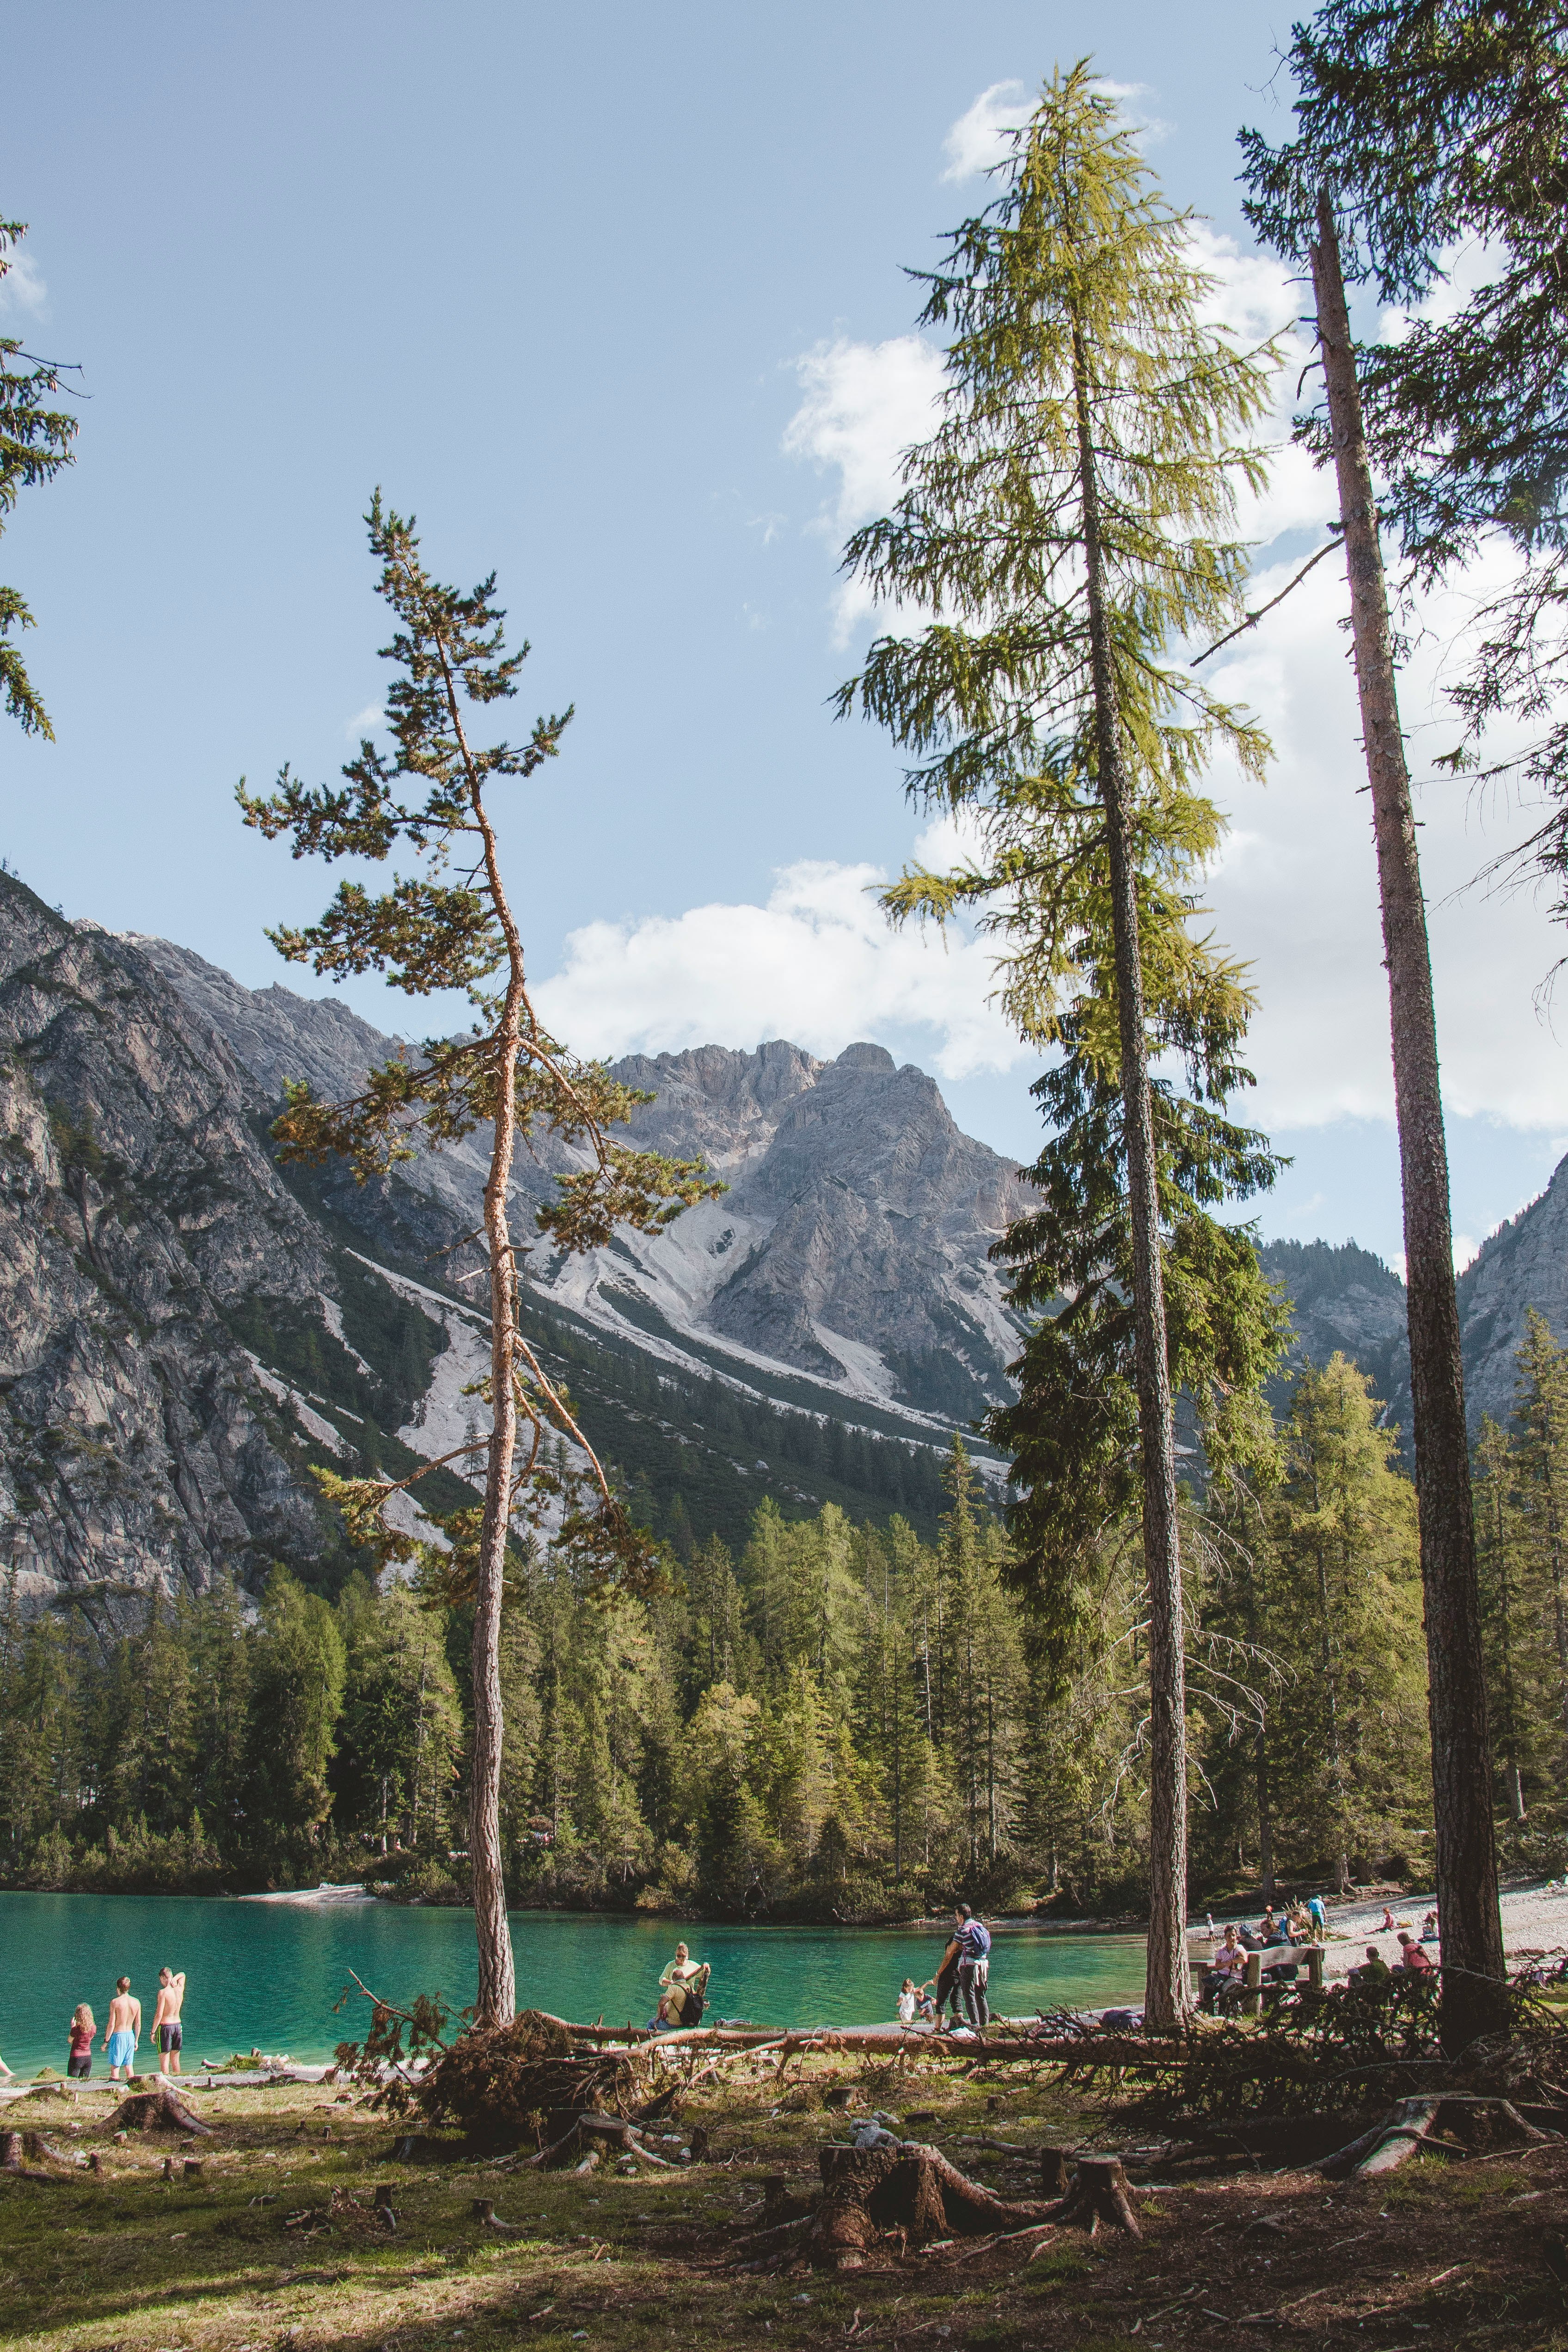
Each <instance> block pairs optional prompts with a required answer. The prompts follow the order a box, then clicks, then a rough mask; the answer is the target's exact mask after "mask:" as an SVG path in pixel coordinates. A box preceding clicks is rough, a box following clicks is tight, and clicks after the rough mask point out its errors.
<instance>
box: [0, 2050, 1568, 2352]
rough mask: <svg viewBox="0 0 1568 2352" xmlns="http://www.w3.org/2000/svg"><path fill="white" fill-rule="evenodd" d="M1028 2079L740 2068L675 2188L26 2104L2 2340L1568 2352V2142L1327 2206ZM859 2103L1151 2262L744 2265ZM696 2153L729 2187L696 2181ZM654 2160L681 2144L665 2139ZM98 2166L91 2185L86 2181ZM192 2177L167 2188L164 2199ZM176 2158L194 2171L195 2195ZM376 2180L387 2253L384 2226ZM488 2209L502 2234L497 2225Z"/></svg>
mask: <svg viewBox="0 0 1568 2352" xmlns="http://www.w3.org/2000/svg"><path fill="white" fill-rule="evenodd" d="M1019 2071H1020V2070H1019V2069H1018V2068H1017V2067H1016V2066H1013V2067H1009V2068H1006V2069H1004V2068H1003V2067H1001V2066H999V2065H998V2066H993V2067H991V2068H989V2069H988V2068H986V2067H984V2065H982V2066H981V2067H980V2068H979V2069H978V2070H976V2069H975V2068H974V2067H973V2064H972V2063H969V2064H966V2063H963V2062H959V2061H955V2060H938V2059H928V2060H923V2061H916V2062H913V2063H909V2064H907V2065H904V2066H900V2065H898V2064H897V2063H886V2064H875V2063H873V2064H865V2063H862V2064H860V2065H859V2066H857V2065H856V2063H855V2061H854V2060H853V2059H852V2058H850V2057H849V2056H848V2054H847V2053H838V2054H836V2055H830V2056H828V2057H826V2058H818V2059H814V2060H804V2061H802V2060H797V2061H796V2062H795V2063H794V2064H793V2065H792V2067H791V2069H790V2071H789V2073H788V2074H787V2075H786V2076H785V2077H784V2079H783V2080H782V2081H780V2080H778V2079H777V2078H776V2077H775V2074H774V2071H773V2064H772V2062H771V2061H769V2062H765V2063H761V2064H752V2063H749V2062H748V2063H735V2064H731V2065H730V2066H728V2067H727V2068H726V2069H725V2070H724V2073H723V2074H722V2075H721V2077H720V2078H719V2079H717V2080H712V2079H710V2081H708V2082H707V2083H704V2084H699V2085H697V2086H696V2087H694V2088H693V2089H692V2090H690V2091H689V2092H688V2093H685V2094H683V2095H682V2097H681V2099H680V2101H679V2104H678V2105H677V2108H676V2112H675V2116H674V2118H673V2120H671V2121H670V2122H668V2123H666V2124H661V2125H658V2126H650V2127H649V2129H650V2135H652V2138H651V2144H652V2145H653V2146H654V2147H657V2148H658V2149H659V2150H660V2152H661V2153H663V2154H665V2155H666V2156H667V2157H668V2158H671V2159H672V2168H671V2169H669V2170H668V2171H662V2170H648V2169H643V2168H639V2169H638V2171H637V2174H636V2175H635V2176H629V2177H622V2176H621V2175H620V2174H618V2173H617V2172H616V2171H615V2170H600V2171H598V2172H596V2173H595V2174H592V2175H589V2176H586V2177H579V2176H577V2175H575V2174H573V2173H540V2172H527V2171H524V2172H519V2171H515V2170H510V2171H509V2170H508V2169H507V2168H505V2166H504V2164H498V2163H494V2162H481V2161H479V2160H477V2159H475V2158H472V2157H468V2156H465V2155H463V2154H462V2153H460V2152H458V2151H454V2150H446V2149H439V2148H436V2147H432V2145H431V2144H430V2143H425V2144H423V2145H422V2147H420V2148H419V2149H418V2151H417V2152H416V2159H415V2160H414V2161H412V2162H400V2161H397V2160H396V2159H395V2158H394V2156H393V2155H392V2153H391V2151H392V2149H393V2148H394V2147H395V2140H396V2137H397V2132H398V2130H399V2129H401V2128H405V2126H392V2125H389V2123H388V2121H387V2120H386V2118H385V2117H384V2116H379V2115H376V2114H374V2113H373V2112H371V2111H370V2110H369V2108H368V2107H367V2106H365V2105H361V2104H353V2103H352V2102H353V2101H355V2100H357V2098H358V2095H357V2094H348V2095H339V2094H337V2093H335V2092H334V2090H333V2089H332V2088H331V2087H329V2086H322V2087H320V2088H310V2089H302V2088H289V2089H284V2088H273V2089H269V2090H258V2091H226V2092H209V2093H204V2094H201V2095H198V2102H197V2108H198V2112H199V2113H200V2114H201V2116H203V2117H204V2118H205V2119H208V2120H211V2121H212V2122H213V2123H214V2125H215V2126H216V2129H215V2131H214V2134H213V2136H212V2137H210V2138H203V2139H201V2140H199V2141H196V2142H195V2143H190V2142H186V2141H184V2140H182V2139H180V2138H178V2137H170V2136H167V2135H164V2134H161V2133H156V2132H149V2133H144V2134H143V2133H131V2134H129V2135H127V2137H124V2138H123V2139H116V2138H115V2137H114V2125H113V2110H114V2106H115V2099H114V2097H113V2095H111V2094H110V2092H109V2090H108V2088H107V2086H104V2087H102V2088H100V2089H97V2090H95V2091H91V2092H89V2093H87V2094H86V2095H83V2096H82V2097H81V2098H80V2099H79V2101H77V2100H74V2099H72V2098H71V2097H70V2096H69V2095H65V2094H62V2093H58V2092H54V2091H50V2092H47V2093H44V2094H41V2095H34V2096H31V2097H29V2098H27V2099H26V2100H24V2101H21V2102H18V2103H17V2104H16V2105H12V2106H11V2107H9V2108H8V2110H7V2111H6V2113H5V2116H4V2118H3V2119H0V2120H3V2125H4V2127H5V2129H8V2130H13V2131H35V2132H38V2133H39V2134H41V2135H42V2137H43V2139H44V2140H45V2141H46V2142H47V2144H48V2146H49V2147H52V2148H55V2149H58V2151H59V2152H60V2156H61V2158H64V2159H65V2160H64V2161H62V2162H54V2161H52V2160H50V2159H49V2158H47V2156H45V2157H43V2158H41V2160H40V2159H37V2158H35V2159H34V2168H35V2169H41V2170H44V2171H47V2173H48V2174H50V2175H51V2179H50V2180H49V2181H48V2182H47V2183H45V2182H40V2181H38V2180H36V2179H28V2178H26V2177H24V2178H16V2177H5V2176H4V2175H0V2331H3V2336H4V2340H5V2343H6V2344H7V2345H10V2346H15V2347H18V2352H65V2347H73V2352H74V2347H81V2352H332V2347H342V2352H416V2347H436V2346H438V2345H439V2346H449V2345H461V2346H462V2347H463V2352H501V2347H511V2346H514V2345H527V2344H533V2343H543V2342H546V2341H549V2342H552V2343H563V2344H573V2345H579V2344H580V2345H582V2346H584V2347H589V2352H592V2347H609V2346H635V2345H637V2344H648V2343H657V2342H661V2341H665V2340H669V2339H676V2338H679V2340H680V2341H681V2343H682V2344H683V2345H684V2346H693V2347H710V2346H711V2347H722V2348H723V2352H738V2348H741V2347H751V2346H753V2345H754V2346H756V2347H764V2346H772V2345H779V2346H783V2345H790V2344H823V2343H845V2344H853V2345H855V2346H857V2347H863V2346H871V2345H876V2346H886V2347H899V2346H902V2345H906V2344H907V2345H909V2346H910V2347H929V2352H961V2347H967V2346H972V2345H973V2346H979V2345H985V2346H988V2347H989V2346H996V2347H1011V2346H1017V2347H1032V2346H1037V2345H1038V2346H1052V2347H1055V2346H1058V2345H1059V2346H1064V2347H1074V2352H1145V2347H1153V2352H1160V2347H1173V2346H1177V2345H1187V2344H1192V2343H1196V2342H1199V2341H1201V2340H1203V2339H1205V2338H1206V2339H1208V2341H1209V2342H1211V2343H1221V2344H1225V2345H1226V2346H1229V2345H1236V2344H1258V2345H1265V2346H1267V2345H1277V2346H1289V2347H1298V2346H1309V2345H1310V2346H1322V2347H1340V2346H1345V2347H1348V2346H1350V2345H1352V2344H1353V2345H1357V2346H1363V2347H1376V2352H1399V2347H1408V2352H1415V2347H1422V2352H1426V2347H1447V2346H1452V2345H1476V2346H1491V2345H1497V2346H1508V2347H1542V2352H1544V2347H1563V2352H1568V2287H1565V2284H1564V2282H1565V2281H1568V2143H1559V2142H1552V2143H1547V2144H1544V2145H1541V2146H1538V2147H1532V2148H1531V2149H1527V2150H1526V2151H1525V2152H1523V2153H1512V2152H1510V2153H1509V2154H1507V2155H1506V2156H1498V2157H1491V2158H1486V2157H1481V2158H1468V2159H1467V2158H1457V2157H1446V2156H1443V2155H1439V2154H1422V2155H1419V2156H1417V2157H1415V2158H1414V2159H1413V2160H1412V2161H1411V2162H1409V2163H1408V2164H1406V2165H1405V2167H1403V2168H1401V2169H1400V2170H1399V2171H1398V2172H1396V2173H1394V2174H1391V2175H1387V2176H1384V2178H1382V2179H1377V2180H1368V2181H1361V2182H1354V2183H1352V2184H1350V2185H1348V2186H1344V2187H1330V2186H1327V2185H1326V2184H1325V2183H1324V2182H1323V2180H1322V2179H1321V2178H1319V2177H1315V2176H1313V2175H1312V2174H1310V2173H1309V2172H1306V2171H1304V2170H1301V2169H1291V2168H1289V2165H1290V2162H1291V2161H1292V2160H1293V2161H1294V2162H1295V2164H1297V2165H1298V2166H1299V2165H1300V2164H1302V2163H1304V2162H1305V2161H1307V2160H1309V2159H1310V2158H1312V2157H1314V2156H1316V2155H1319V2154H1321V2153H1322V2152H1324V2150H1325V2149H1326V2147H1329V2146H1331V2145H1333V2144H1334V2143H1335V2141H1336V2140H1337V2139H1338V2138H1339V2137H1341V2135H1340V2134H1339V2133H1337V2132H1335V2131H1334V2130H1333V2129H1332V2127H1329V2128H1328V2130H1327V2135H1326V2137H1325V2136H1324V2134H1323V2133H1321V2132H1320V2133H1319V2134H1318V2135H1317V2137H1316V2138H1315V2139H1314V2140H1313V2141H1312V2142H1311V2143H1310V2145H1309V2144H1308V2143H1307V2142H1305V2141H1304V2140H1303V2141H1301V2142H1300V2144H1298V2145H1296V2146H1294V2147H1291V2146H1286V2147H1284V2148H1283V2149H1281V2147H1279V2146H1278V2145H1276V2146H1274V2147H1268V2146H1265V2145H1263V2144H1261V2143H1258V2144H1256V2145H1254V2146H1253V2147H1250V2148H1248V2147H1244V2146H1243V2145H1242V2144H1241V2143H1240V2142H1239V2141H1237V2140H1236V2139H1233V2138H1227V2137H1226V2136H1225V2135H1223V2134H1222V2135H1218V2136H1216V2137H1215V2138H1214V2139H1213V2140H1211V2142H1210V2143H1209V2144H1208V2145H1207V2146H1206V2147H1204V2148H1201V2149H1197V2150H1189V2151H1178V2150H1173V2149H1169V2148H1165V2149H1161V2150H1154V2149H1152V2148H1150V2147H1147V2146H1145V2147H1143V2148H1142V2150H1140V2148H1139V2147H1138V2146H1137V2145H1136V2144H1135V2143H1134V2142H1132V2140H1131V2137H1130V2136H1129V2134H1128V2132H1127V2130H1126V2129H1125V2128H1121V2129H1120V2130H1119V2129H1118V2126H1117V2123H1116V2120H1115V2117H1114V2115H1113V2114H1108V2113H1106V2112H1105V2111H1103V2110H1100V2109H1097V2108H1095V2107H1094V2106H1092V2105H1086V2104H1085V2102H1084V2101H1083V2100H1081V2099H1080V2098H1079V2097H1077V2096H1075V2095H1072V2094H1071V2093H1069V2092H1067V2091H1065V2090H1063V2089H1062V2088H1061V2087H1060V2086H1059V2085H1058V2084H1056V2083H1055V2080H1054V2070H1051V2069H1048V2068H1044V2067H1042V2068H1041V2069H1040V2071H1039V2074H1038V2076H1037V2079H1035V2080H1032V2081H1030V2082H1027V2083H1022V2082H1020V2081H1018V2079H1017V2075H1018V2074H1019ZM872 2108H878V2109H881V2110H883V2111H885V2112H886V2113H888V2114H889V2115H895V2114H896V2115H897V2116H898V2117H899V2119H900V2120H899V2125H898V2129H899V2131H900V2134H901V2135H902V2136H904V2137H911V2138H920V2139H922V2140H927V2141H930V2142H932V2143H933V2144H934V2145H936V2146H937V2147H940V2148H941V2149H942V2152H943V2153H944V2154H945V2155H946V2156H947V2157H948V2158H949V2159H950V2160H951V2161H952V2163H954V2164H955V2165H957V2166H958V2167H960V2168H961V2169H963V2171H965V2172H966V2173H968V2174H969V2175H970V2176H971V2177H972V2178H974V2179H979V2180H982V2181H984V2183H986V2184H987V2185H988V2186H989V2187H991V2188H993V2189H995V2190H996V2191H997V2192H998V2193H999V2194H1002V2195H1004V2196H1006V2197H1009V2198H1012V2199H1015V2200H1022V2199H1026V2198H1029V2197H1035V2196H1038V2195H1039V2193H1040V2192H1039V2188H1038V2161H1037V2155H1036V2154H1035V2151H1037V2150H1038V2148H1039V2147H1041V2146H1042V2145H1049V2146H1054V2147H1068V2148H1071V2149H1076V2150H1078V2151H1080V2152H1083V2151H1095V2152H1100V2153H1113V2152H1120V2153H1122V2154H1123V2156H1124V2158H1125V2161H1126V2165H1127V2170H1128V2174H1129V2178H1130V2179H1131V2181H1132V2182H1133V2184H1134V2199H1133V2201H1134V2205H1135V2208H1136V2211H1137V2215H1138V2219H1139V2222H1140V2225H1141V2229H1142V2237H1141V2238H1140V2239H1139V2240H1137V2241H1133V2240H1131V2239H1129V2238H1126V2237H1123V2236H1121V2234H1119V2233H1116V2232H1107V2231H1103V2230H1102V2231H1100V2233H1099V2234H1098V2235H1096V2236H1095V2237H1093V2238H1092V2239H1091V2238H1089V2236H1087V2235H1086V2234H1085V2232H1084V2231H1082V2230H1081V2229H1074V2228H1068V2227H1061V2226H1058V2227H1056V2228H1054V2229H1052V2230H1050V2231H1048V2232H1047V2233H1046V2234H1045V2235H1044V2236H1039V2235H1034V2236H1029V2237H1026V2238H1023V2239H1004V2240H1003V2241H1001V2242H970V2241H963V2240H955V2241H953V2242H952V2243H950V2244H947V2245H938V2246H936V2247H934V2248H932V2249H930V2250H928V2251H926V2252H908V2253H901V2252H900V2249H899V2247H898V2245H897V2243H896V2242H889V2244H887V2245H886V2247H885V2248H884V2249H881V2250H879V2251H878V2252H875V2253H874V2254H873V2255H872V2257H871V2261H870V2263H868V2267H867V2268H866V2269H864V2270H862V2271H859V2272H858V2273H850V2274H847V2275H844V2274H839V2275H834V2274H831V2273H823V2272H818V2271H813V2270H812V2269H811V2268H810V2267H809V2266H808V2264H807V2263H805V2260H804V2259H802V2260H799V2261H795V2262H792V2263H789V2265H788V2266H787V2267H785V2268H784V2269H782V2270H773V2269H766V2270H758V2269H754V2268H747V2267H741V2266H738V2265H737V2264H736V2263H735V2262H734V2260H733V2259H732V2257H731V2251H730V2250H731V2247H733V2246H735V2245H736V2244H737V2243H738V2242H739V2241H740V2240H741V2239H742V2237H743V2236H745V2235H746V2234H747V2233H748V2232H749V2231H754V2230H755V2229H757V2228H758V2227H759V2226H760V2216H761V2211H762V2207H763V2196H764V2183H765V2182H766V2181H767V2180H768V2179H770V2178H773V2179H775V2180H776V2179H777V2177H778V2176H780V2175H783V2176H784V2180H785V2182H786V2185H787V2188H788V2189H790V2190H792V2191H795V2192H796V2193H804V2192H805V2191H807V2190H809V2189H815V2188H816V2185H817V2180H818V2167H817V2154H818V2151H819V2149H820V2148H821V2147H824V2146H825V2145H826V2144H827V2143H828V2142H829V2141H831V2140H834V2139H842V2138H843V2137H844V2136H845V2127H846V2116H855V2115H856V2114H865V2113H867V2112H868V2111H869V2110H870V2109H872ZM694 2126H705V2127H706V2129H707V2131H708V2134H709V2139H710V2160H709V2161H707V2162H705V2163H697V2164H692V2163H690V2162H682V2161H681V2160H680V2152H681V2150H682V2148H689V2144H690V2139H691V2135H692V2130H693V2127H694ZM660 2135H665V2136H664V2137H661V2136H660ZM89 2153H91V2154H96V2155H97V2157H98V2159H99V2164H100V2170H99V2171H98V2172H96V2173H94V2172H91V2171H89V2170H88V2169H86V2168H84V2167H82V2166H79V2165H78V2164H77V2163H76V2162H75V2161H74V2159H75V2158H79V2157H86V2156H88V2155H89ZM171 2156H172V2157H173V2158H174V2173H175V2176H176V2177H175V2178H174V2179H173V2180H170V2179H165V2178H164V2159H165V2158H166V2157H171ZM187 2157H190V2158H194V2159H196V2160H199V2162H200V2164H201V2168H202V2169H201V2172H200V2174H199V2176H197V2177H195V2178H193V2179H191V2180H190V2181H188V2182H187V2180H186V2179H185V2178H184V2160H185V2158H187ZM383 2184H391V2189H392V2199H393V2204H394V2209H395V2215H396V2226H395V2230H393V2231H387V2230H386V2229H385V2228H384V2226H383V2225H382V2224H381V2223H379V2222H378V2221H377V2220H376V2218H375V2215H374V2192H375V2189H376V2188H377V2187H378V2186H381V2185H383ZM480 2199H488V2200H491V2201H492V2203H493V2206H494V2210H495V2215H496V2217H497V2219H498V2220H500V2221H506V2222H509V2223H510V2224H512V2225H513V2228H514V2231H515V2234H512V2233H510V2232H509V2233H507V2234H504V2235H503V2234H501V2233H499V2232H498V2231H495V2230H493V2229H491V2228H489V2227H488V2226H487V2225H486V2224H485V2223H484V2222H483V2221H481V2220H479V2218H478V2217H477V2215H476V2212H475V2210H474V2209H475V2202H476V2200H480Z"/></svg>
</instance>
